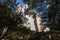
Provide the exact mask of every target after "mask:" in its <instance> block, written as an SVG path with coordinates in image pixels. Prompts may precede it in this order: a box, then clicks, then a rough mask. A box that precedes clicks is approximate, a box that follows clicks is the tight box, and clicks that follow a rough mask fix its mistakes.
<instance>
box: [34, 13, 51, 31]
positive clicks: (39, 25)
mask: <svg viewBox="0 0 60 40" xmlns="http://www.w3.org/2000/svg"><path fill="white" fill-rule="evenodd" d="M34 19H35V20H34V24H35V30H36V32H42V31H44V32H46V31H49V30H50V29H49V28H48V27H47V25H46V23H45V22H44V20H43V19H42V18H41V16H40V14H39V13H36V14H35V17H34Z"/></svg>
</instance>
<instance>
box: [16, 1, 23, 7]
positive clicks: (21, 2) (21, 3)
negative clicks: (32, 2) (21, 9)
mask: <svg viewBox="0 0 60 40" xmlns="http://www.w3.org/2000/svg"><path fill="white" fill-rule="evenodd" d="M16 3H20V5H21V6H23V5H24V2H23V0H16Z"/></svg>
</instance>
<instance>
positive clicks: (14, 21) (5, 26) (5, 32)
mask: <svg viewBox="0 0 60 40" xmlns="http://www.w3.org/2000/svg"><path fill="white" fill-rule="evenodd" d="M15 6H16V0H7V2H3V4H0V30H1V34H0V35H1V36H0V40H1V39H6V38H8V39H9V40H17V39H18V40H20V39H22V38H23V39H22V40H24V39H26V40H27V39H28V37H29V36H30V34H31V32H32V31H31V30H30V29H27V28H26V27H25V26H24V25H23V19H22V16H21V15H20V14H18V13H16V14H15V12H14V10H13V9H15V8H14V7H15ZM17 14H18V15H17ZM26 37H27V38H26ZM6 40H7V39H6Z"/></svg>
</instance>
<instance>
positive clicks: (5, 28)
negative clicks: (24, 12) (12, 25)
mask: <svg viewBox="0 0 60 40" xmlns="http://www.w3.org/2000/svg"><path fill="white" fill-rule="evenodd" d="M7 31H8V27H7V26H5V27H4V28H3V31H2V34H1V36H0V40H1V39H3V38H4V36H5V35H6V33H7Z"/></svg>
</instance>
